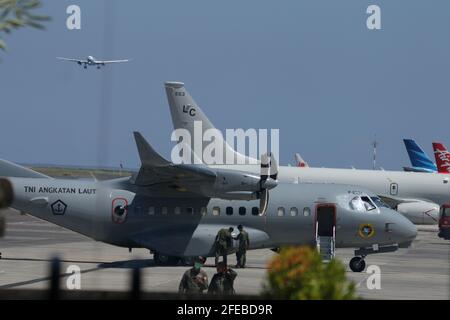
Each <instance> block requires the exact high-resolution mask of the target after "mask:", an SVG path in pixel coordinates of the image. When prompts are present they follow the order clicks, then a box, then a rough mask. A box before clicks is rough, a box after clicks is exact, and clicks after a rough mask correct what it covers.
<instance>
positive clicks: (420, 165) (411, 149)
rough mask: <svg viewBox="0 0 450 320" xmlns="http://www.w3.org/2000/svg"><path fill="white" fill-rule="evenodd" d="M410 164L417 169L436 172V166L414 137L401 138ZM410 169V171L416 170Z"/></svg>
mask: <svg viewBox="0 0 450 320" xmlns="http://www.w3.org/2000/svg"><path fill="white" fill-rule="evenodd" d="M403 142H404V143H405V147H406V151H407V152H408V155H409V160H410V161H411V165H412V166H413V168H414V169H416V170H417V171H420V170H423V171H424V172H436V171H437V167H436V165H435V164H434V162H433V161H432V160H431V159H430V157H429V156H428V155H427V154H426V153H425V152H424V151H423V149H422V148H421V147H420V146H419V145H418V144H417V142H416V141H415V140H414V139H403ZM416 170H411V171H416Z"/></svg>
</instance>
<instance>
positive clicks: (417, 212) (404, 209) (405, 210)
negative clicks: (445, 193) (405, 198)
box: [397, 201, 439, 224]
mask: <svg viewBox="0 0 450 320" xmlns="http://www.w3.org/2000/svg"><path fill="white" fill-rule="evenodd" d="M397 211H398V212H400V213H401V214H402V215H404V216H405V217H406V218H408V219H409V220H410V221H411V222H412V223H414V224H437V223H438V221H439V205H438V204H436V203H433V202H427V201H417V202H405V203H400V204H399V205H398V206H397Z"/></svg>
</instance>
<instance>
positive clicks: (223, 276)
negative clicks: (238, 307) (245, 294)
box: [208, 261, 237, 295]
mask: <svg viewBox="0 0 450 320" xmlns="http://www.w3.org/2000/svg"><path fill="white" fill-rule="evenodd" d="M236 277H237V273H236V271H234V270H232V269H230V268H227V265H226V264H225V263H224V262H223V261H222V262H219V263H218V264H217V273H216V274H215V275H214V276H213V278H212V279H211V283H210V284H209V288H208V294H215V295H230V294H234V293H235V291H234V279H236Z"/></svg>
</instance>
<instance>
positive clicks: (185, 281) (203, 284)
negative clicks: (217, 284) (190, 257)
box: [178, 257, 208, 294]
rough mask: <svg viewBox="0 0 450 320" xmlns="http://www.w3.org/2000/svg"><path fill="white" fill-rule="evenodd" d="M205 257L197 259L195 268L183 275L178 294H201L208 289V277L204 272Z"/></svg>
mask: <svg viewBox="0 0 450 320" xmlns="http://www.w3.org/2000/svg"><path fill="white" fill-rule="evenodd" d="M205 261H206V258H205V257H197V258H196V259H195V262H194V266H193V267H192V268H190V269H189V270H186V272H185V273H184V274H183V277H182V278H181V281H180V285H179V287H178V292H179V293H182V294H186V293H187V294H201V293H203V291H204V290H206V289H208V275H207V274H206V272H205V271H203V270H202V266H203V264H204V263H205Z"/></svg>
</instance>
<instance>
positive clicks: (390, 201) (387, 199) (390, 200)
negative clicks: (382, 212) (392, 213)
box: [378, 194, 422, 208]
mask: <svg viewBox="0 0 450 320" xmlns="http://www.w3.org/2000/svg"><path fill="white" fill-rule="evenodd" d="M378 197H380V199H381V200H382V201H383V202H384V203H386V204H387V205H388V206H389V207H391V208H395V207H397V206H398V205H399V204H401V203H411V202H419V201H422V200H419V199H405V198H400V197H394V196H390V195H389V196H388V195H380V194H379V195H378Z"/></svg>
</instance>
